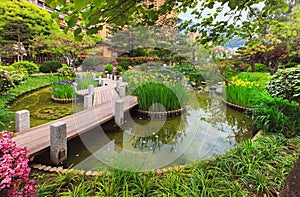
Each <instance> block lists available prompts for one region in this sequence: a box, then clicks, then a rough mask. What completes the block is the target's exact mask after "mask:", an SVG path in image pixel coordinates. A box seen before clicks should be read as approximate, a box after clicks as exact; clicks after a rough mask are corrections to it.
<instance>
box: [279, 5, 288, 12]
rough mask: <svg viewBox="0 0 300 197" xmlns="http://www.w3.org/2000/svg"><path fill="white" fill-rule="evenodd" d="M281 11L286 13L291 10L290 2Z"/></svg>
mask: <svg viewBox="0 0 300 197" xmlns="http://www.w3.org/2000/svg"><path fill="white" fill-rule="evenodd" d="M281 11H282V12H283V13H286V12H287V11H289V5H288V4H285V5H284V7H282V8H281Z"/></svg>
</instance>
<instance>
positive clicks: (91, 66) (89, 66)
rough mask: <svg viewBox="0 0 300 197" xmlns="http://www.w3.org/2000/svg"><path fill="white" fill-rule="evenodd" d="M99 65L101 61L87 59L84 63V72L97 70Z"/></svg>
mask: <svg viewBox="0 0 300 197" xmlns="http://www.w3.org/2000/svg"><path fill="white" fill-rule="evenodd" d="M99 64H100V61H99V60H98V59H97V58H95V57H89V58H86V59H85V60H84V61H83V62H82V70H84V71H88V70H95V69H96V67H97V66H98V65H99Z"/></svg>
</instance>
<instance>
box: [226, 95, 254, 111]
mask: <svg viewBox="0 0 300 197" xmlns="http://www.w3.org/2000/svg"><path fill="white" fill-rule="evenodd" d="M222 102H223V103H224V104H225V105H227V106H228V107H231V108H233V109H235V110H238V111H241V112H243V111H250V112H252V109H251V108H248V107H243V106H240V105H236V104H233V103H230V102H228V101H226V100H225V99H224V98H222Z"/></svg>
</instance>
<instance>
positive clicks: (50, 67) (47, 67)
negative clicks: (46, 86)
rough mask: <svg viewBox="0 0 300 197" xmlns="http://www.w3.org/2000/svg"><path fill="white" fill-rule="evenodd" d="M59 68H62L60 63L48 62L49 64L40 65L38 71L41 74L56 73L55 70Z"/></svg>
mask: <svg viewBox="0 0 300 197" xmlns="http://www.w3.org/2000/svg"><path fill="white" fill-rule="evenodd" d="M61 67H62V64H61V63H60V62H56V61H49V62H45V63H43V64H42V65H41V67H40V71H41V72H42V73H50V72H56V71H57V69H59V68H61Z"/></svg>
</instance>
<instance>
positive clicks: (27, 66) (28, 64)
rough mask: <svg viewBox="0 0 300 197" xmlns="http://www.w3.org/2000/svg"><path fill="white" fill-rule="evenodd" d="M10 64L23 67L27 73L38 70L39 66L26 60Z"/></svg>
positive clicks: (19, 67)
mask: <svg viewBox="0 0 300 197" xmlns="http://www.w3.org/2000/svg"><path fill="white" fill-rule="evenodd" d="M12 66H13V67H14V68H17V69H24V70H25V71H27V73H28V74H29V75H32V74H33V73H37V72H39V67H38V66H37V65H36V64H35V63H33V62H28V61H22V62H15V63H13V64H12Z"/></svg>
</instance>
